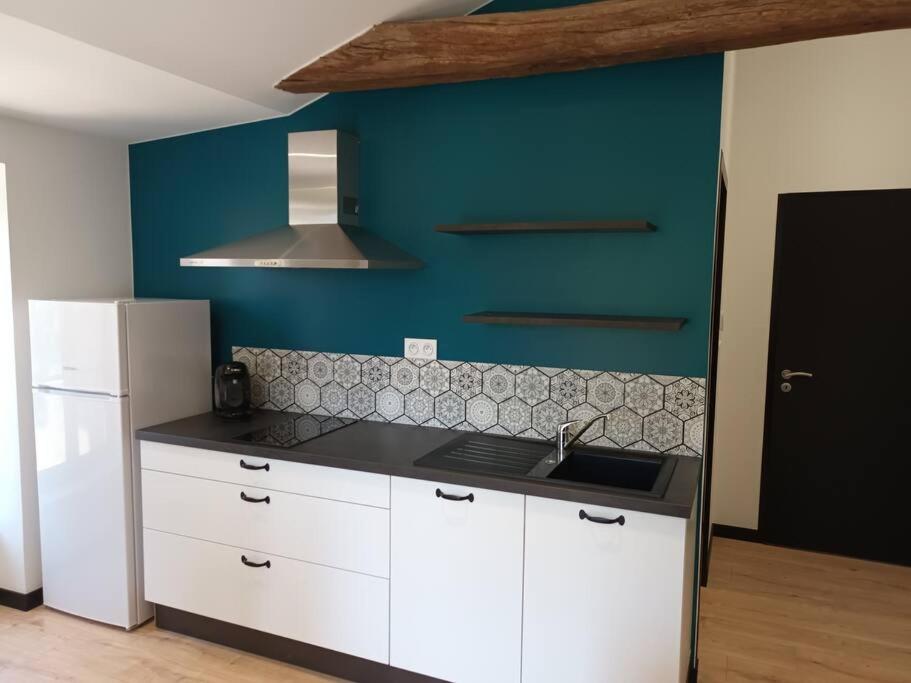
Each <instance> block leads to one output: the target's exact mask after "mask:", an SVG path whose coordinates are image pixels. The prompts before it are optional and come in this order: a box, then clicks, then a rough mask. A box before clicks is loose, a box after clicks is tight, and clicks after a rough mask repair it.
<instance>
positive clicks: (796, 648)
mask: <svg viewBox="0 0 911 683" xmlns="http://www.w3.org/2000/svg"><path fill="white" fill-rule="evenodd" d="M903 542H911V539H903ZM699 680H700V682H701V683H718V682H720V681H724V682H725V683H735V682H736V683H746V682H749V683H757V682H764V681H770V682H771V681H774V682H778V681H780V682H784V683H798V682H799V683H855V682H858V681H877V682H883V683H911V569H909V568H903V567H895V566H892V565H884V564H876V563H873V562H861V561H858V560H849V559H845V558H840V557H833V556H830V555H817V554H814V553H804V552H799V551H795V550H786V549H784V548H775V547H772V546H763V545H756V544H753V543H744V542H741V541H731V540H727V539H723V538H716V539H715V540H714V541H713V550H712V565H711V567H710V571H709V585H708V588H705V589H703V591H702V616H701V637H700V644H699ZM12 681H15V682H16V683H20V682H21V683H29V682H31V681H80V682H81V681H91V682H92V683H107V682H108V681H117V682H121V681H129V682H130V683H133V682H136V683H141V682H143V681H181V682H186V683H189V682H191V681H212V682H215V681H218V682H219V683H223V682H224V683H227V682H231V681H238V682H241V683H254V682H260V681H287V682H288V683H328V682H329V681H337V679H331V678H328V677H326V676H321V675H319V674H314V673H309V672H306V671H303V670H301V669H298V668H295V667H292V666H286V665H284V664H279V663H277V662H273V661H271V660H268V659H263V658H260V657H256V656H253V655H248V654H244V653H241V652H237V651H236V650H231V649H228V648H223V647H219V646H217V645H212V644H210V643H205V642H202V641H199V640H194V639H193V638H187V637H185V636H179V635H176V634H173V633H169V632H167V631H160V630H158V629H157V628H155V626H154V625H152V624H147V625H145V626H143V627H141V628H139V629H138V630H136V631H134V632H132V633H125V632H124V631H121V630H119V629H115V628H112V627H108V626H101V625H99V624H95V623H92V622H89V621H85V620H83V619H78V618H76V617H71V616H68V615H65V614H60V613H58V612H54V611H53V610H50V609H47V608H45V607H39V608H38V609H35V610H32V611H31V612H17V611H15V610H11V609H8V608H5V607H0V682H2V683H7V682H12ZM555 683H556V682H555ZM593 683H594V682H593ZM597 683H602V682H600V681H599V682H597ZM623 683H636V682H635V681H624V682H623Z"/></svg>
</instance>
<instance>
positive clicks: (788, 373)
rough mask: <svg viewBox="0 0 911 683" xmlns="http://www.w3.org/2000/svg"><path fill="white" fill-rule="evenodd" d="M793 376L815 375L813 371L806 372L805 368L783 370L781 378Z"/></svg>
mask: <svg viewBox="0 0 911 683" xmlns="http://www.w3.org/2000/svg"><path fill="white" fill-rule="evenodd" d="M792 377H813V373H812V372H804V371H803V370H782V371H781V379H791V378H792Z"/></svg>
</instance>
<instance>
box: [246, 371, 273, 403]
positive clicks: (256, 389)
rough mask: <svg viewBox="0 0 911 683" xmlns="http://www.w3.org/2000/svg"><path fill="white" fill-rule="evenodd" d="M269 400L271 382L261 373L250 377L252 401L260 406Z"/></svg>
mask: <svg viewBox="0 0 911 683" xmlns="http://www.w3.org/2000/svg"><path fill="white" fill-rule="evenodd" d="M268 400H269V384H268V382H266V380H264V379H263V378H262V377H260V376H259V375H253V377H251V378H250V403H252V404H253V407H254V408H259V407H260V406H261V405H262V404H263V403H265V402H266V401H268Z"/></svg>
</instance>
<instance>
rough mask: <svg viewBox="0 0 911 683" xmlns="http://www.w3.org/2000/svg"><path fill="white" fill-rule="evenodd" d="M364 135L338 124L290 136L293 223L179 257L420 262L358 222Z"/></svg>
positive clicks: (284, 264)
mask: <svg viewBox="0 0 911 683" xmlns="http://www.w3.org/2000/svg"><path fill="white" fill-rule="evenodd" d="M358 145H359V141H358V139H357V138H356V137H355V136H353V135H350V134H348V133H343V132H341V131H337V130H318V131H312V132H306V133H291V134H289V135H288V177H289V183H288V223H289V224H288V225H286V226H283V227H280V228H276V229H274V230H270V231H268V232H264V233H261V234H258V235H254V236H253V237H248V238H246V239H242V240H239V241H237V242H230V243H228V244H225V245H222V246H220V247H215V248H213V249H208V250H206V251H201V252H199V253H198V254H193V255H192V256H186V257H184V258H182V259H180V265H181V266H217V267H235V268H236V267H246V268H250V267H254V268H421V267H422V266H423V265H424V264H423V263H422V262H421V261H419V260H418V259H416V258H414V257H413V256H412V255H411V254H408V253H407V252H404V251H402V250H401V249H399V248H398V247H396V246H395V245H393V244H390V243H389V242H387V241H386V240H384V239H382V238H381V237H378V236H377V235H374V234H373V233H371V232H369V231H367V230H364V229H363V228H361V227H359V221H358V198H357V196H358Z"/></svg>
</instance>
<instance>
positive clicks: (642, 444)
mask: <svg viewBox="0 0 911 683" xmlns="http://www.w3.org/2000/svg"><path fill="white" fill-rule="evenodd" d="M627 449H628V450H631V451H646V452H648V453H657V452H658V449H657V448H655V447H654V446H652V444H650V443H649V442H648V441H637V442H636V443H634V444H630V445H629V446H627Z"/></svg>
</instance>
